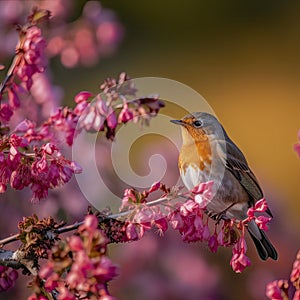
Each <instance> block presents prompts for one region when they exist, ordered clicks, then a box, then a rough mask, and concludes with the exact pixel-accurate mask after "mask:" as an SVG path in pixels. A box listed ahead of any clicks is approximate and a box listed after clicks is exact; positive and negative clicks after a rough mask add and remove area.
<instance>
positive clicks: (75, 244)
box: [69, 235, 83, 251]
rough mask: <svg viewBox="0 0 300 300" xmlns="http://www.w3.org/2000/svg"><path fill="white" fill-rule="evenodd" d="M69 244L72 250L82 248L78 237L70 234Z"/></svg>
mask: <svg viewBox="0 0 300 300" xmlns="http://www.w3.org/2000/svg"><path fill="white" fill-rule="evenodd" d="M69 246H70V249H71V250H72V251H80V250H82V249H83V243H82V240H81V238H80V237H78V236H75V235H73V236H71V237H70V239H69Z"/></svg>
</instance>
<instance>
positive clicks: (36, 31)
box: [14, 26, 47, 91]
mask: <svg viewBox="0 0 300 300" xmlns="http://www.w3.org/2000/svg"><path fill="white" fill-rule="evenodd" d="M23 32H24V37H22V34H23ZM20 34H21V39H20V43H19V44H20V45H19V46H17V55H18V54H21V55H20V61H19V63H18V64H17V66H16V68H15V69H14V74H16V75H17V76H18V77H19V79H20V81H21V83H22V85H24V87H25V88H26V89H27V90H28V91H29V90H30V88H31V86H32V77H33V75H34V74H35V73H42V72H44V70H45V67H46V65H47V58H46V56H45V48H46V41H45V39H44V38H43V36H42V31H41V29H40V28H38V27H37V26H31V27H29V28H26V29H22V31H21V33H20ZM17 57H18V56H17Z"/></svg>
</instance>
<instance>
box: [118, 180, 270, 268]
mask: <svg viewBox="0 0 300 300" xmlns="http://www.w3.org/2000/svg"><path fill="white" fill-rule="evenodd" d="M212 185H213V182H212V181H209V182H205V183H201V184H200V185H199V186H197V187H195V188H194V189H193V190H192V191H191V192H189V193H184V194H181V193H180V192H179V190H170V189H167V188H166V187H165V186H164V185H162V184H160V183H155V184H153V185H152V187H151V188H150V189H149V190H148V191H144V192H142V193H141V192H138V191H136V190H133V189H128V190H126V191H125V194H124V198H123V200H122V206H121V215H124V212H128V214H125V215H126V217H127V222H126V224H125V232H126V238H125V239H124V237H123V240H122V241H126V240H137V239H140V238H141V237H142V236H143V235H144V232H145V231H146V230H149V229H151V228H152V229H153V228H154V229H155V230H157V231H158V232H159V233H160V234H163V232H165V231H166V230H167V229H168V226H169V225H170V226H171V227H172V228H173V229H175V230H178V231H179V233H180V235H181V237H182V239H183V241H185V242H203V241H204V242H206V243H207V245H208V247H209V249H210V250H211V252H216V251H217V249H218V247H219V246H223V247H229V246H232V253H233V256H232V259H231V261H230V265H231V267H232V269H233V270H234V271H235V272H237V273H240V272H242V271H243V270H244V269H245V268H246V267H247V266H250V265H251V262H250V260H249V258H248V257H247V256H246V255H245V253H246V251H247V245H246V241H245V228H246V226H247V223H248V222H250V221H252V220H254V221H255V222H256V223H257V224H258V226H259V227H260V228H261V229H262V230H266V229H267V226H266V224H267V223H268V222H269V221H270V218H267V217H264V216H258V217H256V216H255V213H257V212H259V213H261V212H265V211H266V210H267V204H266V201H265V199H261V200H260V201H258V202H257V203H256V204H255V206H254V207H253V208H250V209H249V211H248V218H247V219H245V220H243V221H235V220H219V221H218V222H215V221H213V220H212V219H210V218H209V217H208V216H206V214H205V208H206V205H207V203H208V202H209V201H210V200H211V197H212ZM158 190H161V191H162V192H163V195H162V196H161V197H160V198H159V199H157V200H154V201H148V200H147V198H148V197H149V195H150V194H151V193H153V192H156V191H158ZM180 197H183V198H184V199H186V200H185V201H183V202H182V201H177V202H176V203H174V202H175V199H176V198H180Z"/></svg>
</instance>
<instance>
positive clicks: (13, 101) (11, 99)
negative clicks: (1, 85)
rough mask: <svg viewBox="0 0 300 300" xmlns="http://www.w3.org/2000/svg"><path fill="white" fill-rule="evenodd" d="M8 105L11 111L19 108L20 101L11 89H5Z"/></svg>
mask: <svg viewBox="0 0 300 300" xmlns="http://www.w3.org/2000/svg"><path fill="white" fill-rule="evenodd" d="M7 96H8V103H9V106H10V107H11V108H12V109H16V108H18V107H20V99H19V97H18V95H17V93H16V91H15V90H14V88H13V87H11V88H8V89H7Z"/></svg>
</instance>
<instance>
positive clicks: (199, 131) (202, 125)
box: [171, 112, 224, 142]
mask: <svg viewBox="0 0 300 300" xmlns="http://www.w3.org/2000/svg"><path fill="white" fill-rule="evenodd" d="M171 122H172V123H174V124H177V125H181V126H182V136H183V142H188V140H190V138H192V140H193V141H194V142H204V141H207V140H208V139H209V138H213V137H214V136H216V135H217V136H218V135H221V134H222V135H223V134H224V132H223V128H222V126H221V124H220V123H219V121H218V120H217V118H216V117H215V116H213V115H211V114H209V113H205V112H195V113H192V114H188V115H186V116H184V117H183V118H182V119H181V120H171Z"/></svg>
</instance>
